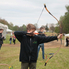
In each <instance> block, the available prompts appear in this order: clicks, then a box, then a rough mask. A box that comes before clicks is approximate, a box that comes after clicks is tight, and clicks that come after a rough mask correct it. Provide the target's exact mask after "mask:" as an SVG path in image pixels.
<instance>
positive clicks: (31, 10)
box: [0, 0, 69, 27]
mask: <svg viewBox="0 0 69 69" xmlns="http://www.w3.org/2000/svg"><path fill="white" fill-rule="evenodd" d="M44 4H46V6H47V9H48V10H49V11H50V12H51V13H52V14H53V15H54V16H55V17H56V18H57V19H58V20H59V19H60V16H64V14H65V12H66V11H67V10H66V8H65V6H66V5H68V6H69V0H0V18H1V19H5V20H7V22H9V23H10V22H12V23H13V25H14V26H15V25H18V26H22V25H23V24H25V25H27V24H28V23H32V24H35V23H37V21H38V18H39V16H40V14H41V11H42V9H43V8H44ZM51 23H54V24H56V23H57V21H56V20H55V19H54V18H53V17H52V16H51V15H50V14H49V13H48V12H47V11H46V10H45V9H44V10H43V13H42V15H41V17H40V19H39V22H38V23H37V24H38V27H41V26H42V25H46V24H51Z"/></svg>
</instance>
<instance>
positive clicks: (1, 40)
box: [0, 33, 4, 44]
mask: <svg viewBox="0 0 69 69" xmlns="http://www.w3.org/2000/svg"><path fill="white" fill-rule="evenodd" d="M3 39H4V37H2V33H0V44H3Z"/></svg>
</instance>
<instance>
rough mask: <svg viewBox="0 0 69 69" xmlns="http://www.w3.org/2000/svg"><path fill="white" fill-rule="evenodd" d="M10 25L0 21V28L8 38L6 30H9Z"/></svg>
mask: <svg viewBox="0 0 69 69" xmlns="http://www.w3.org/2000/svg"><path fill="white" fill-rule="evenodd" d="M7 28H8V26H7V25H4V24H2V23H0V29H3V33H2V35H3V36H4V37H5V38H6V31H7Z"/></svg>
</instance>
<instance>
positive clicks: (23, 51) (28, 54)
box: [14, 24, 62, 69]
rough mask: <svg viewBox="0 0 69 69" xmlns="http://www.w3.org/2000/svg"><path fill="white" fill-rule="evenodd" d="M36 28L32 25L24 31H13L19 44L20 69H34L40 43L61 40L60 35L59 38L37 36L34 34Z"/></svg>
mask: <svg viewBox="0 0 69 69" xmlns="http://www.w3.org/2000/svg"><path fill="white" fill-rule="evenodd" d="M35 30H36V28H35V26H34V25H33V24H28V25H27V32H26V31H15V32H14V35H15V36H16V38H17V39H18V41H19V42H20V58H19V59H20V62H21V69H36V62H37V51H38V50H37V49H38V45H39V44H41V43H46V42H50V41H53V40H57V39H58V38H62V34H60V35H59V36H51V37H46V36H39V35H38V36H37V35H35V34H34V32H35Z"/></svg>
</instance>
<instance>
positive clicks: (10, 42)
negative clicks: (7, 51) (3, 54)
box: [9, 36, 12, 44]
mask: <svg viewBox="0 0 69 69" xmlns="http://www.w3.org/2000/svg"><path fill="white" fill-rule="evenodd" d="M9 41H10V44H11V42H12V36H10V39H9Z"/></svg>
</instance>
